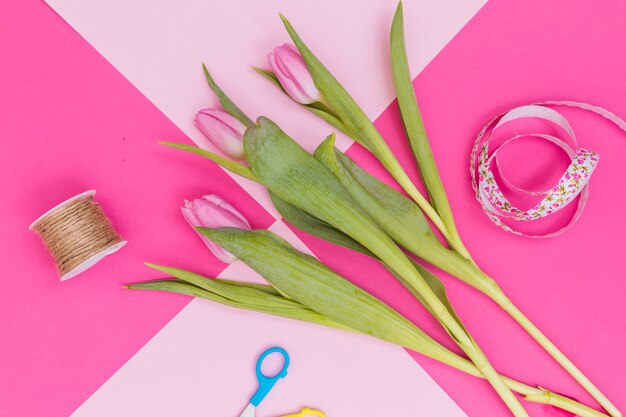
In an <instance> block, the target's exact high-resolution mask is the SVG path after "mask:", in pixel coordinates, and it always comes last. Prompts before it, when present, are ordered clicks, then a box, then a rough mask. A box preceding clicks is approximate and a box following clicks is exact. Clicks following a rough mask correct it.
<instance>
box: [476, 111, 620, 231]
mask: <svg viewBox="0 0 626 417" xmlns="http://www.w3.org/2000/svg"><path fill="white" fill-rule="evenodd" d="M547 106H568V107H575V108H579V109H583V110H586V111H590V112H592V113H596V114H598V115H600V116H602V117H604V118H606V119H607V120H609V121H610V122H612V123H614V124H615V125H617V126H618V127H619V128H620V129H622V130H623V131H624V132H626V122H624V120H622V119H620V118H619V117H617V116H616V115H615V114H613V113H611V112H610V111H608V110H606V109H604V108H602V107H597V106H592V105H590V104H586V103H578V102H573V101H546V102H543V103H536V104H529V105H525V106H520V107H516V108H514V109H511V110H508V111H506V112H504V113H502V114H500V115H498V116H496V117H495V118H493V119H492V120H491V121H489V122H488V123H487V124H486V125H485V126H484V127H483V129H482V130H481V131H480V133H479V134H478V136H477V138H476V142H475V143H474V146H473V148H472V154H471V160H470V172H471V177H472V187H473V189H474V192H475V193H476V199H477V200H478V202H479V203H480V205H481V206H482V208H483V210H484V211H485V213H486V214H487V216H489V218H490V219H491V220H492V221H493V222H494V223H495V224H496V225H498V226H499V227H501V228H502V229H504V230H506V231H508V232H511V233H514V234H516V235H520V236H527V237H534V238H541V237H552V236H557V235H559V234H561V233H563V232H565V231H566V230H567V229H569V228H570V227H571V226H572V225H573V224H574V223H575V222H576V220H578V218H579V217H580V215H581V214H582V211H583V209H584V207H585V203H586V201H587V197H588V195H589V184H588V182H589V179H590V178H591V175H592V174H593V171H594V169H595V168H596V166H597V164H598V161H599V159H600V156H599V155H598V154H597V153H595V152H592V151H590V150H587V149H584V148H579V147H578V143H577V141H576V136H575V135H574V131H573V130H572V128H571V127H570V125H569V123H568V122H567V119H566V118H565V117H564V116H563V115H562V114H561V113H559V112H557V111H556V110H554V109H552V108H550V107H547ZM523 118H538V119H543V120H546V121H548V122H551V123H553V124H555V125H557V126H559V127H561V128H562V129H563V131H565V133H566V138H565V139H561V138H558V137H556V136H553V135H548V134H544V133H524V134H515V135H513V136H512V137H510V138H508V139H506V140H505V141H504V142H503V143H502V144H501V145H499V146H497V147H496V148H495V149H492V150H490V149H489V141H490V140H491V138H492V137H493V135H494V133H495V132H496V131H497V130H498V129H499V128H500V127H502V126H503V125H504V124H506V123H509V122H511V121H513V120H518V119H523ZM524 137H534V138H538V139H542V140H546V141H548V142H550V143H552V144H554V145H555V146H557V147H558V148H560V149H561V150H562V151H563V152H565V153H566V154H567V155H568V157H569V158H570V159H571V161H572V162H571V163H570V165H569V166H568V168H567V170H566V171H565V172H564V173H563V175H562V176H561V178H560V179H559V181H558V182H557V184H556V185H555V186H554V187H552V188H550V189H548V190H544V191H529V190H525V189H523V188H521V187H518V186H516V185H514V184H513V183H512V182H511V181H509V180H508V179H507V178H506V177H505V176H504V174H503V172H502V169H501V168H500V164H499V162H498V152H499V151H500V150H502V149H503V148H504V147H506V146H507V145H509V144H511V143H512V142H514V141H516V140H519V139H521V138H524ZM568 142H569V143H568ZM492 166H495V168H496V169H497V171H498V174H499V177H500V178H501V179H502V181H504V182H505V183H506V184H507V185H508V186H509V187H511V188H513V189H515V190H517V191H518V192H521V193H525V194H529V195H542V196H543V198H542V200H541V201H540V202H539V203H537V204H536V205H535V206H533V207H532V208H530V209H528V210H521V209H519V208H517V207H515V206H513V205H512V204H511V203H510V202H509V201H508V200H507V198H506V197H505V196H504V194H503V193H502V191H501V189H500V185H499V184H498V182H497V181H496V179H495V177H494V175H493V170H492ZM577 197H578V199H577V208H576V211H575V213H574V215H573V216H572V218H571V219H570V221H569V222H568V223H567V224H566V225H565V226H563V227H562V228H560V229H559V230H557V231H555V232H550V233H546V234H538V235H530V234H526V233H522V232H520V231H518V230H515V229H514V228H512V227H511V226H509V225H507V224H505V223H504V222H503V221H502V219H512V220H517V221H532V220H537V219H541V218H543V217H546V216H549V215H551V214H554V213H556V212H557V211H559V210H561V209H562V208H564V207H565V206H567V205H568V204H570V203H571V202H572V201H574V200H575V199H576V198H577Z"/></svg>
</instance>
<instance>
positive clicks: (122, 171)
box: [0, 0, 626, 416]
mask: <svg viewBox="0 0 626 417" xmlns="http://www.w3.org/2000/svg"><path fill="white" fill-rule="evenodd" d="M625 25H626V4H625V3H624V2H622V1H619V0H615V1H606V2H602V3H601V4H600V3H597V2H584V1H568V2H565V1H555V2H542V1H538V0H537V1H527V2H504V1H492V2H490V3H488V4H487V6H485V7H484V8H483V9H482V10H481V11H480V12H479V13H478V14H477V15H476V16H475V17H474V18H473V19H472V21H471V22H470V23H469V24H468V25H467V26H466V27H465V28H464V29H463V30H462V31H461V32H460V33H459V34H458V35H457V36H456V37H455V39H454V40H453V41H452V42H451V43H450V44H449V45H448V46H447V47H446V48H445V49H444V51H443V52H442V53H441V54H440V55H439V56H438V57H437V58H436V59H435V60H434V61H433V62H432V63H431V64H430V65H429V66H428V67H427V68H426V69H425V70H424V71H423V72H422V73H421V74H420V75H419V76H418V77H417V78H416V80H415V83H414V85H415V87H416V90H417V92H418V98H419V100H420V102H421V103H422V110H423V113H424V118H425V122H426V127H427V129H428V132H429V135H430V138H431V143H432V146H433V151H434V153H435V156H436V158H437V161H438V164H439V167H440V169H441V171H442V176H443V180H444V183H445V184H446V187H447V190H448V194H449V195H450V197H451V203H452V206H453V209H454V212H455V216H456V219H457V223H458V225H459V229H460V231H461V234H462V236H463V237H464V239H465V241H466V243H467V246H468V247H469V249H470V251H471V252H472V253H473V254H474V256H475V258H476V260H477V261H478V263H479V264H480V265H482V266H483V267H484V268H485V269H486V270H487V271H488V272H490V273H492V274H493V276H495V277H496V278H497V279H498V280H499V282H500V283H501V285H502V286H503V287H504V289H505V290H506V291H507V292H508V293H509V295H510V296H511V298H512V299H513V300H514V301H515V302H516V303H517V304H518V305H519V306H520V307H521V308H522V309H523V310H524V311H525V312H526V313H527V314H528V316H529V317H531V318H532V319H533V320H534V322H535V323H536V324H537V325H538V326H539V327H540V328H541V329H543V330H544V331H545V333H547V334H548V335H549V336H551V337H552V339H553V340H554V341H555V342H556V344H557V345H558V346H560V347H561V348H562V349H563V350H564V351H565V352H566V353H567V354H568V355H569V356H570V357H571V359H573V361H574V362H575V363H577V364H578V365H579V366H580V367H581V369H582V370H583V371H585V372H586V373H587V375H588V376H589V377H590V378H591V379H592V380H593V381H595V382H597V384H598V386H599V387H600V388H601V389H602V390H603V391H604V392H605V393H606V394H607V396H609V398H611V399H612V400H613V401H615V402H616V403H617V405H618V407H621V408H622V409H625V408H626V398H624V395H623V392H624V390H623V385H624V384H623V380H624V377H623V375H624V374H626V361H624V358H625V357H626V347H625V346H626V332H625V331H624V329H626V314H625V313H626V309H625V307H624V303H623V299H624V296H625V295H626V282H625V281H624V279H623V275H624V273H625V272H626V259H625V258H624V256H623V253H624V238H623V236H624V231H625V230H626V212H625V211H624V210H622V209H621V207H622V206H624V205H626V195H624V193H621V190H623V189H624V187H625V185H626V184H625V180H624V165H623V158H624V157H625V156H626V141H625V137H624V135H623V134H621V133H620V132H619V131H618V130H617V129H616V128H614V127H612V126H611V125H609V124H607V123H605V122H604V121H602V120H601V119H599V118H598V117H595V116H590V115H585V114H582V113H580V112H578V111H567V112H566V114H567V115H568V116H571V118H570V120H571V122H572V125H573V127H574V129H575V131H576V132H577V134H578V135H579V139H580V142H581V145H582V146H585V147H588V148H590V149H592V150H594V151H597V152H599V153H600V154H601V156H602V160H601V162H600V165H599V167H598V169H597V170H596V173H595V174H594V177H593V179H592V181H591V188H590V191H591V196H590V201H589V203H588V207H587V210H586V212H585V213H584V215H583V217H582V219H581V220H580V222H579V223H578V224H577V225H576V226H575V227H574V228H572V229H571V230H570V231H569V232H568V233H566V234H564V235H562V236H559V237H557V238H554V239H550V240H529V239H524V238H519V237H515V236H512V235H509V234H506V233H504V232H503V231H501V230H499V229H497V228H496V227H495V226H493V225H492V224H491V223H490V222H489V220H488V219H487V217H486V216H484V214H483V213H482V212H481V209H480V207H479V206H478V204H477V203H476V202H475V200H474V197H473V194H472V191H471V188H470V185H469V176H468V161H467V159H468V155H469V150H470V147H471V143H472V141H473V137H474V136H475V134H476V133H477V132H478V130H479V129H480V127H481V126H482V124H483V123H485V122H486V121H487V120H488V119H489V118H490V117H492V116H493V115H495V114H497V113H499V112H501V111H503V110H506V109H507V108H509V107H512V106H515V105H519V104H524V103H529V102H535V101H542V100H546V99H572V100H580V101H586V102H590V103H593V104H598V105H602V106H604V107H607V108H609V109H611V110H612V111H614V112H616V113H617V114H620V115H622V116H625V115H626V102H625V101H624V97H625V96H626V83H625V79H624V77H625V75H624V74H626V56H625V54H624V51H626V37H624V36H623V28H624V27H625ZM381 36H383V34H381ZM384 36H386V34H385V35H384ZM0 38H1V39H3V42H2V43H0V56H1V57H2V61H1V64H0V92H1V95H2V102H1V104H0V106H1V108H0V110H1V111H0V139H1V140H2V144H3V147H2V151H0V175H1V178H2V179H1V180H0V195H1V196H2V197H1V204H0V230H2V240H1V241H0V254H1V255H0V261H1V266H2V271H3V276H4V290H3V291H2V293H1V295H0V317H2V319H0V358H2V359H1V360H0V415H3V416H4V415H7V416H34V415H49V416H63V415H68V414H70V413H71V412H72V411H73V410H74V409H75V408H76V407H77V406H78V405H80V404H81V403H82V402H83V401H84V400H85V399H86V398H87V397H88V396H89V395H90V394H91V393H92V392H93V391H94V390H96V389H97V388H98V387H99V386H100V385H101V384H102V383H103V382H104V381H105V380H106V379H107V378H108V377H109V376H110V375H111V374H112V373H113V372H115V371H116V370H117V369H118V368H119V367H120V366H121V365H122V364H123V363H125V361H126V360H128V358H129V357H130V356H132V354H133V353H135V352H136V351H137V350H138V349H139V348H140V347H141V346H142V345H143V344H144V343H145V342H146V341H147V340H149V338H150V337H151V336H152V335H154V334H155V333H156V332H157V331H158V330H159V329H160V328H161V327H162V326H163V325H164V324H165V323H166V322H167V321H168V320H169V319H170V318H171V317H172V316H173V315H174V314H176V312H177V311H179V310H180V308H182V307H183V306H184V305H185V303H186V299H184V298H181V297H163V296H160V295H158V294H155V295H154V296H153V297H141V299H137V298H134V297H133V296H132V295H131V294H128V293H126V292H124V291H122V290H121V289H120V288H119V285H121V284H122V283H125V282H128V281H130V280H134V279H137V277H141V278H147V277H150V276H152V274H151V273H150V272H149V271H148V270H147V269H146V268H145V267H144V266H143V265H142V262H143V261H144V260H147V259H150V260H153V261H155V262H159V261H161V260H169V259H172V258H174V257H176V259H178V260H179V262H180V264H181V265H185V266H187V267H189V268H193V269H195V270H198V271H203V272H206V273H207V274H214V273H217V272H219V271H220V270H221V269H222V268H223V265H222V264H220V263H218V262H217V261H215V260H214V259H212V258H210V257H208V256H207V258H206V259H199V258H198V257H197V256H195V255H196V254H197V253H198V252H200V253H203V252H202V243H201V242H200V241H199V240H197V239H193V238H191V236H192V232H191V231H189V230H188V229H187V226H186V225H185V224H184V222H182V221H180V215H179V211H178V203H179V201H180V200H182V198H184V197H187V196H189V195H195V194H200V193H204V192H206V191H211V192H217V193H221V194H223V195H225V196H228V197H229V199H230V200H232V201H236V206H237V207H238V208H239V209H241V210H242V211H243V212H244V214H246V215H247V216H248V217H249V218H251V219H252V223H253V225H254V226H255V227H259V228H263V227H267V226H269V225H270V224H271V222H272V219H271V218H270V216H269V215H268V214H267V213H265V212H264V211H263V209H262V208H260V207H259V206H258V204H256V203H255V202H254V201H253V200H252V199H251V198H249V197H248V196H247V194H246V193H245V192H243V191H242V190H241V189H240V188H239V187H238V186H237V185H236V184H235V183H234V182H233V181H232V180H231V179H230V178H229V177H228V176H227V175H226V174H224V173H223V172H222V171H220V170H219V169H217V168H216V167H214V166H211V165H210V164H206V163H204V162H203V161H201V160H199V159H197V158H193V157H187V156H184V155H181V154H178V155H176V156H172V154H171V152H170V151H168V150H165V149H163V148H161V147H159V146H157V145H156V143H155V140H156V139H160V138H168V139H171V140H177V141H185V140H186V138H185V137H184V135H183V134H182V133H181V132H180V131H179V130H178V129H177V128H176V127H175V126H174V125H173V124H172V123H171V122H170V121H169V120H168V119H167V118H166V117H165V116H163V115H162V114H161V113H160V112H159V111H158V109H156V108H155V107H154V106H153V105H152V104H151V103H150V102H149V101H148V100H147V99H145V97H143V96H142V95H141V94H140V93H139V92H137V90H136V89H135V88H134V87H133V86H132V85H131V84H130V83H128V82H127V81H126V80H125V79H124V78H123V77H122V76H121V75H120V74H119V73H118V72H117V71H116V70H115V69H114V68H113V67H111V66H110V64H108V63H107V62H106V61H105V60H104V59H103V58H101V57H100V56H99V55H98V54H97V53H96V52H95V51H94V50H93V49H92V48H91V47H90V46H89V45H88V44H87V43H86V42H85V41H84V40H83V39H82V38H80V36H79V35H77V34H76V33H75V32H74V31H73V30H72V29H71V28H70V27H69V26H67V25H66V24H65V23H64V22H63V21H62V20H61V19H60V18H59V17H58V16H56V15H55V14H54V12H52V11H51V10H50V9H48V8H47V6H45V5H44V4H43V3H40V2H36V1H25V2H23V1H8V2H3V3H2V4H1V5H0ZM408 42H411V40H410V39H409V40H408ZM330 64H332V63H330ZM329 66H330V67H331V68H332V65H329ZM376 124H377V126H378V127H379V128H380V129H381V131H382V132H383V134H384V135H385V137H386V138H387V139H388V140H389V141H390V142H391V143H392V144H393V145H394V148H395V149H397V150H399V151H400V152H401V155H402V158H401V159H402V160H403V162H405V166H407V167H411V169H412V170H413V171H415V170H414V168H413V167H412V164H411V156H410V153H409V152H408V149H407V147H406V145H405V144H404V137H403V134H402V128H401V125H400V124H399V118H398V111H397V107H396V105H395V104H391V105H390V107H389V108H388V109H387V110H386V111H385V112H384V113H383V114H382V115H381V116H380V117H379V118H378V119H377V121H376ZM349 153H350V154H351V155H352V156H353V157H355V158H357V159H358V160H360V161H364V162H367V163H368V166H369V167H370V168H371V169H372V170H373V171H374V172H376V171H380V170H379V167H377V165H376V164H374V163H373V162H371V158H369V157H368V155H366V154H365V152H364V151H363V150H362V149H360V148H358V147H353V148H351V150H350V152H349ZM537 158H540V156H537ZM531 161H532V162H535V163H542V162H541V160H540V159H538V160H537V161H533V160H531ZM544 162H545V161H544ZM506 163H507V167H510V169H511V170H512V171H516V170H517V168H522V167H523V166H524V164H525V163H527V161H526V160H524V159H521V160H513V159H512V158H509V160H508V161H506ZM208 179H210V180H208ZM88 188H96V189H97V190H98V194H97V196H96V197H97V199H98V201H100V202H101V204H102V205H103V206H104V208H105V210H107V212H108V213H109V215H110V217H111V218H112V219H113V220H114V222H115V223H116V225H117V227H118V229H119V231H120V232H121V234H122V235H123V236H124V237H125V238H127V239H128V240H129V241H130V243H129V245H128V246H127V247H125V248H124V249H122V251H121V252H120V253H119V254H117V255H116V256H113V257H110V258H107V259H105V260H104V261H103V262H102V263H101V264H99V265H98V266H97V267H95V268H93V269H92V270H90V271H88V272H87V273H85V274H83V275H81V276H80V277H79V278H75V279H74V280H70V281H68V282H66V283H63V284H61V283H59V282H58V281H57V280H56V279H54V277H53V275H52V274H51V268H52V265H51V260H50V259H49V256H48V254H47V253H46V252H45V249H44V248H43V247H42V245H41V243H40V241H39V239H38V237H37V236H36V235H34V234H32V233H30V232H28V230H27V227H28V225H29V224H30V222H31V221H32V220H33V219H35V218H36V217H37V216H39V215H40V214H41V213H42V212H44V211H45V210H46V209H47V208H49V207H51V206H52V205H54V204H56V203H58V202H59V201H61V200H63V199H64V198H67V197H69V196H71V195H73V194H76V193H78V192H81V191H84V190H85V189H88ZM305 238H306V239H305V240H306V243H307V244H309V245H310V247H311V248H312V249H313V250H314V252H315V253H316V254H317V255H318V256H320V257H321V258H322V259H323V260H325V261H327V262H328V263H329V264H330V265H331V266H332V267H333V268H335V269H336V270H338V271H340V272H342V273H345V275H347V276H349V277H350V278H351V279H353V280H354V281H355V282H358V283H359V284H361V285H362V286H363V287H364V288H366V289H367V290H370V291H372V292H374V293H375V294H377V295H378V296H380V297H381V298H384V299H385V300H387V301H389V302H391V303H392V304H393V305H394V306H396V307H398V308H399V309H400V310H401V311H403V312H404V313H406V314H407V315H408V316H410V317H411V318H412V319H414V320H415V321H416V322H419V323H420V324H422V325H423V326H424V327H426V328H427V329H429V330H432V331H433V333H434V334H436V335H437V336H438V338H440V339H442V340H443V339H444V338H443V334H442V332H441V331H439V329H438V328H437V326H436V325H435V324H434V323H432V321H431V320H429V319H427V318H425V317H424V314H423V310H422V309H421V308H420V307H419V306H417V305H416V304H415V302H414V301H413V300H412V299H411V298H410V297H409V296H408V295H407V293H406V292H405V291H404V290H403V289H402V288H401V287H400V286H399V284H397V283H396V282H395V281H393V280H392V279H391V278H390V277H389V276H388V275H386V274H385V273H384V271H383V270H382V268H380V267H378V266H375V265H370V264H368V263H367V262H364V261H363V260H361V259H358V262H349V260H352V259H355V258H356V256H355V255H353V254H350V253H347V251H343V250H337V249H336V248H334V247H330V246H329V245H326V244H320V242H318V241H315V240H314V239H313V238H309V237H305ZM78 280H80V281H78ZM444 280H445V282H446V284H447V287H448V289H449V293H450V296H451V298H452V300H453V302H454V304H455V306H457V309H458V311H459V313H460V315H461V317H462V318H463V319H464V320H465V322H466V323H467V325H468V327H469V328H470V329H471V330H472V331H473V334H474V335H475V337H476V338H477V340H478V342H479V343H480V344H481V345H482V346H483V347H484V350H485V351H486V352H487V354H488V356H490V358H492V361H493V363H494V364H495V365H496V366H497V367H498V368H499V369H500V370H501V371H502V372H503V373H506V374H508V375H511V376H515V377H517V378H519V379H522V380H524V381H527V382H529V383H541V384H542V385H545V386H547V387H550V388H552V389H554V390H557V391H562V392H565V393H567V394H569V395H573V396H575V397H577V398H579V399H584V400H588V397H587V396H586V395H585V394H584V393H583V392H582V391H581V389H579V388H578V387H577V386H576V385H575V384H574V383H573V382H571V381H570V380H568V378H567V376H566V375H565V373H564V372H563V371H561V370H560V369H559V368H558V366H556V365H554V364H553V363H552V362H551V361H550V360H549V358H548V357H547V356H546V355H545V354H544V353H543V351H542V350H541V349H540V348H538V347H537V346H536V345H534V344H533V343H532V341H531V340H530V339H529V338H528V337H526V336H525V334H524V333H523V332H522V331H521V330H520V329H519V328H518V327H516V325H515V324H514V323H512V321H511V320H510V319H508V318H507V317H506V315H504V314H503V313H501V312H500V311H499V310H498V309H497V308H496V307H495V306H494V305H493V304H492V303H490V302H488V301H486V300H485V299H484V298H483V297H481V296H479V295H478V294H476V293H475V291H473V290H471V289H469V288H468V287H467V286H465V285H463V284H461V283H460V282H457V281H455V280H453V279H449V278H448V277H444ZM79 283H80V285H79ZM415 357H416V359H417V360H418V362H419V363H420V364H421V365H422V366H424V367H425V369H426V370H427V371H428V372H429V373H430V374H431V375H432V376H433V377H434V378H435V379H436V380H437V381H438V382H439V383H440V384H441V385H442V386H443V387H444V388H445V389H446V391H447V392H448V393H449V394H450V395H451V396H452V397H453V398H454V399H455V400H456V401H457V402H458V403H459V404H460V405H461V406H462V407H463V409H464V410H465V411H466V412H467V413H468V414H469V415H472V416H473V415H476V416H480V415H489V416H495V415H504V414H505V409H504V407H503V406H502V405H501V404H500V402H499V401H498V400H497V399H496V397H495V394H493V392H492V391H491V390H490V389H489V387H488V386H487V385H486V384H484V383H482V382H479V381H476V380H475V379H473V378H470V377H466V376H462V375H460V374H459V373H458V372H455V371H453V370H451V369H449V368H447V367H445V366H442V365H439V364H437V363H435V362H433V361H431V360H428V359H425V358H423V357H420V356H418V355H416V356H415ZM372 360H375V358H372ZM398 383H401V381H398ZM390 389H392V387H390Z"/></svg>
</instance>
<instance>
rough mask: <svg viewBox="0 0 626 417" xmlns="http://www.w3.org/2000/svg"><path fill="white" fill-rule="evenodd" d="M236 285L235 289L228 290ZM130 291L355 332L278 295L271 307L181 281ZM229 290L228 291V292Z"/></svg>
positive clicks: (155, 283)
mask: <svg viewBox="0 0 626 417" xmlns="http://www.w3.org/2000/svg"><path fill="white" fill-rule="evenodd" d="M204 279H205V280H207V281H215V285H214V286H213V288H215V287H222V291H221V292H223V291H227V292H231V293H233V292H236V291H237V290H238V289H241V287H240V286H236V285H234V286H233V282H232V281H225V280H221V279H211V278H204ZM231 286H233V287H234V288H227V287H231ZM126 288H128V289H131V290H156V291H166V292H172V293H177V294H184V295H189V296H192V297H198V298H203V299H206V300H209V301H213V302H216V303H219V304H223V305H226V306H229V307H235V308H239V309H244V310H249V311H256V312H259V313H265V314H271V315H274V316H279V317H285V318H289V319H293V320H299V321H305V322H309V323H314V324H320V325H323V326H326V327H332V328H337V329H342V330H351V329H349V328H347V327H346V326H344V325H342V324H339V323H337V322H335V321H333V320H329V319H328V318H326V317H324V316H322V315H321V314H319V313H316V312H315V311H313V310H311V309H309V308H306V307H304V306H303V305H301V304H298V303H294V302H293V301H291V300H288V299H286V298H282V297H281V296H274V298H275V300H274V301H275V302H274V303H271V304H263V303H249V302H248V297H245V298H244V299H241V298H239V297H237V296H236V294H234V295H233V298H227V297H223V296H222V295H220V292H214V291H210V290H206V289H204V288H200V287H197V286H195V285H193V284H190V283H189V282H186V281H183V280H180V279H162V280H155V281H147V282H139V283H135V284H130V285H127V286H126ZM225 288H227V289H225ZM256 291H258V294H259V295H262V294H263V293H265V292H264V291H263V290H262V289H258V290H256ZM246 295H247V296H249V295H250V293H248V294H246ZM281 300H283V301H284V302H288V303H290V305H289V306H286V307H281V306H280V302H281Z"/></svg>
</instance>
